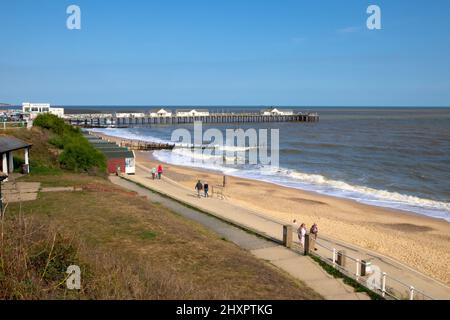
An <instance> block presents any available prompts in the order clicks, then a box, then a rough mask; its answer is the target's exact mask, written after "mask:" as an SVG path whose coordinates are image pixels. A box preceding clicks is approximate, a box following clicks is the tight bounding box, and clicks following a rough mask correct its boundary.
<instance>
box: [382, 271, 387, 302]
mask: <svg viewBox="0 0 450 320" xmlns="http://www.w3.org/2000/svg"><path fill="white" fill-rule="evenodd" d="M385 295H386V272H383V277H382V278H381V296H382V297H383V298H384V296H385Z"/></svg>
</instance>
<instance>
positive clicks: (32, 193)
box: [2, 180, 41, 203]
mask: <svg viewBox="0 0 450 320" xmlns="http://www.w3.org/2000/svg"><path fill="white" fill-rule="evenodd" d="M40 187H41V184H40V183H39V182H16V181H14V180H11V181H8V182H5V183H3V184H2V195H3V200H4V202H5V203H13V202H23V201H33V200H36V199H37V193H38V191H39V188H40Z"/></svg>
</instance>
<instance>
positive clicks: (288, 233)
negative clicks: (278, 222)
mask: <svg viewBox="0 0 450 320" xmlns="http://www.w3.org/2000/svg"><path fill="white" fill-rule="evenodd" d="M283 245H284V246H285V247H286V248H290V247H292V226H289V225H285V226H283Z"/></svg>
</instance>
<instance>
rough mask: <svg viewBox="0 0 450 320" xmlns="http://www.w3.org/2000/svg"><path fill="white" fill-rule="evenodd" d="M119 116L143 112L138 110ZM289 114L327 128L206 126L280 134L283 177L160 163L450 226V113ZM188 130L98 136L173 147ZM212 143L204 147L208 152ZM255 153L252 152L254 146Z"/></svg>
mask: <svg viewBox="0 0 450 320" xmlns="http://www.w3.org/2000/svg"><path fill="white" fill-rule="evenodd" d="M91 109H93V108H91ZM118 109H120V110H121V111H126V110H131V109H133V111H138V110H134V109H136V107H134V108H131V107H130V108H125V107H121V108H116V110H118ZM167 109H175V108H167ZM209 109H210V111H213V112H217V111H219V112H236V113H238V112H244V111H252V112H259V109H261V108H258V107H255V108H251V107H233V108H230V107H227V108H219V107H210V108H209ZM289 109H294V111H296V112H297V111H298V112H317V113H318V114H319V116H320V121H319V122H314V123H301V122H298V123H292V122H289V123H247V124H235V123H233V124H213V125H205V124H204V125H203V130H207V129H210V128H215V129H219V130H220V131H221V132H223V134H224V136H226V130H227V129H244V130H247V129H256V130H257V131H258V130H259V129H268V130H271V129H278V130H279V149H277V150H278V152H279V166H278V167H277V168H276V169H274V168H272V167H269V166H265V165H261V164H248V163H239V161H236V158H235V159H234V161H223V156H221V160H222V161H217V160H218V158H219V156H217V157H215V156H214V154H212V155H211V156H209V157H208V156H202V157H203V158H202V160H203V161H202V162H199V161H198V158H197V159H196V157H198V156H199V155H198V154H197V153H195V152H192V149H190V148H183V147H176V148H175V149H174V150H173V151H169V150H162V151H156V152H155V153H154V156H155V157H156V158H157V159H159V160H160V161H163V162H167V163H171V164H175V165H183V166H192V167H201V168H206V169H212V170H216V171H220V172H223V173H224V174H227V175H232V176H237V177H243V178H249V179H255V180H261V181H266V182H270V183H274V184H277V185H282V186H286V187H290V188H297V189H302V190H308V191H313V192H317V193H320V194H325V195H331V196H336V197H340V198H345V199H352V200H355V201H358V202H361V203H365V204H370V205H376V206H382V207H387V208H392V209H400V210H406V211H410V212H413V213H417V214H421V215H426V216H431V217H435V218H441V219H445V220H447V221H450V108H347V107H340V108H325V107H322V108H300V107H299V108H292V107H290V108H289ZM102 111H104V110H102ZM180 128H184V129H186V130H188V131H190V132H191V133H192V130H193V125H157V126H151V127H150V126H135V127H129V128H106V129H95V130H96V131H99V132H102V133H105V134H109V135H112V136H118V137H123V138H128V139H139V140H146V141H154V142H168V143H170V142H172V141H171V137H172V133H173V132H174V130H176V129H180ZM269 132H270V131H269ZM269 139H270V134H269ZM178 142H179V141H177V143H178ZM210 142H211V141H203V145H207V144H208V143H210ZM177 146H180V145H178V144H177ZM247 147H248V150H251V148H252V147H254V146H250V145H248V146H247ZM241 151H242V150H241Z"/></svg>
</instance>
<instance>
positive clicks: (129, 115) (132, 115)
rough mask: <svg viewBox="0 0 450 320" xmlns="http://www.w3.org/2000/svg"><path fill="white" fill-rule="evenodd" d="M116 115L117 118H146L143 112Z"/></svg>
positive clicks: (118, 113)
mask: <svg viewBox="0 0 450 320" xmlns="http://www.w3.org/2000/svg"><path fill="white" fill-rule="evenodd" d="M115 115H116V118H143V117H145V114H144V113H142V112H131V113H123V112H116V113H115Z"/></svg>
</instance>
